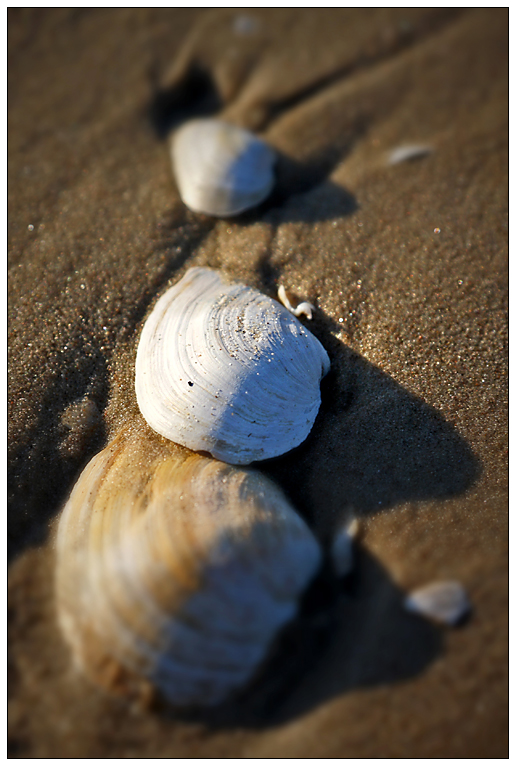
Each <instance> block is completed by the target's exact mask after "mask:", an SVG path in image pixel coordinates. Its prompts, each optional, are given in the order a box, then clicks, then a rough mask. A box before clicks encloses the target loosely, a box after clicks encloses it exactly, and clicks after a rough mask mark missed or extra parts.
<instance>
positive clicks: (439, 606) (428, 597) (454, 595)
mask: <svg viewBox="0 0 516 766" xmlns="http://www.w3.org/2000/svg"><path fill="white" fill-rule="evenodd" d="M404 606H405V609H406V610H407V611H409V612H413V613H415V614H420V615H422V616H423V617H428V618H429V619H431V620H435V621H436V622H440V623H443V624H445V625H457V623H459V622H460V621H461V620H462V619H463V618H464V617H465V616H466V615H467V614H468V612H469V611H470V610H471V605H470V602H469V599H468V596H467V594H466V591H465V590H464V588H463V587H462V585H461V584H460V583H458V582H455V581H453V580H450V581H445V582H435V583H430V585H425V586H424V587H422V588H417V589H416V590H413V591H412V592H411V593H409V595H408V596H407V598H406V599H405V603H404Z"/></svg>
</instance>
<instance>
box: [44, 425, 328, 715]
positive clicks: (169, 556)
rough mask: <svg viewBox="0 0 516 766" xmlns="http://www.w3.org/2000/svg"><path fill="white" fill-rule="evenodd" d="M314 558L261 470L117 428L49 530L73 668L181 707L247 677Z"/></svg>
mask: <svg viewBox="0 0 516 766" xmlns="http://www.w3.org/2000/svg"><path fill="white" fill-rule="evenodd" d="M320 560H321V554H320V549H319V545H318V543H317V542H316V540H315V538H314V537H313V535H312V534H311V532H310V531H309V529H308V527H307V526H306V524H305V523H304V522H303V521H302V519H301V518H300V517H299V516H298V515H297V513H296V512H295V511H294V510H293V509H292V508H291V506H290V505H289V503H288V502H287V500H286V499H285V497H284V496H283V494H282V493H281V491H280V490H279V489H278V488H277V487H276V486H275V485H274V484H272V482H270V481H269V480H268V479H266V478H264V477H263V476H261V475H260V474H259V473H257V472H254V471H250V470H242V469H237V468H233V467H231V466H228V465H224V464H223V463H220V462H219V461H216V460H212V459H210V458H205V457H202V456H200V455H196V454H194V453H191V452H189V451H187V450H184V449H183V448H181V447H178V446H177V445H174V444H171V443H169V442H168V443H164V442H163V440H161V439H160V438H159V437H157V436H155V435H153V436H152V437H150V438H149V437H145V436H142V435H141V434H139V433H136V434H134V435H131V434H130V433H125V434H122V435H120V436H119V437H118V438H117V439H115V441H114V442H113V443H112V444H111V445H110V446H108V447H107V448H106V449H104V450H103V451H102V452H101V453H99V454H98V455H97V456H96V457H95V458H93V460H91V462H90V463H89V464H88V466H87V467H86V468H85V470H84V471H83V473H82V474H81V476H80V478H79V480H78V482H77V484H76V486H75V488H74V490H73V492H72V494H71V496H70V499H69V501H68V503H67V505H66V506H65V508H64V511H63V514H62V517H61V519H60V524H59V528H58V536H57V605H58V616H59V621H60V624H61V627H62V630H63V632H64V635H65V637H66V639H67V641H68V642H69V644H70V645H71V647H72V649H73V654H74V657H75V660H76V662H77V664H78V665H79V667H80V668H82V670H83V671H84V672H85V673H86V674H87V675H88V676H89V677H90V678H91V679H92V680H94V681H95V682H97V683H99V684H101V685H102V686H104V687H107V688H108V689H110V690H112V691H117V692H119V693H125V694H128V695H130V696H139V695H141V694H143V693H144V692H145V691H148V689H149V685H150V686H151V687H153V688H156V689H157V690H159V692H161V694H162V695H163V696H164V697H165V698H166V699H168V701H169V702H171V703H172V704H174V705H177V706H183V705H186V706H198V705H211V704H214V703H217V702H220V701H222V700H223V699H224V698H226V697H227V696H228V695H229V694H231V693H232V692H233V691H234V690H237V689H239V688H240V687H241V686H243V685H244V684H246V682H247V681H248V680H249V679H250V678H251V677H252V676H253V674H254V672H255V671H256V669H257V667H258V666H259V665H260V663H261V662H262V660H263V659H264V657H265V656H266V654H267V650H268V649H269V647H270V644H271V642H272V641H273V639H274V637H275V635H276V633H277V631H278V630H279V629H280V628H281V627H282V626H283V625H284V624H285V623H286V622H287V621H289V620H290V619H291V618H292V616H293V615H294V613H295V611H296V607H297V601H298V597H299V595H300V594H301V592H302V591H303V590H304V588H305V586H306V585H307V584H308V582H309V581H310V579H311V578H312V577H313V575H314V573H315V572H316V570H317V568H318V566H319V563H320Z"/></svg>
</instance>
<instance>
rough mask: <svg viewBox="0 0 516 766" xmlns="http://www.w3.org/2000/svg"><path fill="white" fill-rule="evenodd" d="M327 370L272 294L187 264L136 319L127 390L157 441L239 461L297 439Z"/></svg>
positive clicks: (318, 348) (315, 345)
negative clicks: (132, 386)
mask: <svg viewBox="0 0 516 766" xmlns="http://www.w3.org/2000/svg"><path fill="white" fill-rule="evenodd" d="M329 368H330V360H329V358H328V355H327V353H326V351H325V350H324V348H323V347H322V345H321V344H320V343H319V341H318V340H317V339H316V338H315V337H314V336H313V335H312V334H311V333H310V332H309V331H308V330H306V329H305V328H304V327H303V325H302V324H301V323H300V322H299V321H298V320H297V319H296V318H295V317H294V316H293V315H292V314H291V313H290V312H289V311H287V310H286V309H285V308H284V307H283V306H281V305H280V304H279V303H278V302H277V301H275V300H272V299H271V298H269V297H267V296H265V295H262V294H261V293H260V292H258V291H257V290H254V289H253V288H250V287H246V286H245V285H241V284H232V283H230V282H228V281H227V280H226V279H224V278H223V277H222V276H221V275H220V274H219V273H218V272H216V271H212V270H210V269H199V268H194V269H190V270H189V271H188V272H187V273H186V275H185V276H184V277H183V279H181V280H180V282H178V283H177V284H176V285H174V287H171V288H170V289H169V290H168V291H167V292H166V293H165V294H164V295H163V296H162V297H161V298H160V300H159V301H158V302H157V304H156V306H155V308H154V310H153V311H152V313H151V315H150V316H149V318H148V319H147V321H146V323H145V326H144V328H143V331H142V335H141V338H140V343H139V346H138V352H137V357H136V396H137V399H138V405H139V407H140V410H141V412H142V414H143V416H144V418H145V419H146V421H147V423H148V424H149V425H150V426H151V428H153V429H154V430H155V431H157V432H158V433H160V434H162V435H163V436H165V437H166V438H168V439H171V440H172V441H174V442H176V443H178V444H183V445H184V446H186V447H188V448H189V449H192V450H196V451H206V452H209V453H210V454H211V455H213V456H214V457H216V458H218V459H220V460H224V461H225V462H227V463H232V464H235V465H247V464H249V463H251V462H253V461H255V460H265V459H266V458H271V457H275V456H277V455H282V454H283V453H285V452H288V451H289V450H291V449H292V448H293V447H296V446H297V445H298V444H301V442H303V441H304V440H305V439H306V437H307V436H308V434H309V432H310V430H311V428H312V426H313V423H314V421H315V418H316V415H317V412H318V410H319V406H320V403H321V396H320V388H319V385H320V381H321V378H322V377H323V376H324V375H325V374H326V373H327V372H328V371H329Z"/></svg>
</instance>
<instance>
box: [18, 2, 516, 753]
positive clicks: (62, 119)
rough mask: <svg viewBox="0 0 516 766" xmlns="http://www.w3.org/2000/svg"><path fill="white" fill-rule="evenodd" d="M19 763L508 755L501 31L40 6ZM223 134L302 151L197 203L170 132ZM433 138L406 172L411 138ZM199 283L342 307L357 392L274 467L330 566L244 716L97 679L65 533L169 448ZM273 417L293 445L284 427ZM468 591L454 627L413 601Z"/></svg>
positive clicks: (428, 13)
mask: <svg viewBox="0 0 516 766" xmlns="http://www.w3.org/2000/svg"><path fill="white" fill-rule="evenodd" d="M8 28H9V91H8V96H9V114H8V126H9V189H8V191H9V231H8V234H9V515H8V530H9V545H10V569H9V698H10V702H9V705H10V708H9V728H10V735H9V741H10V753H11V756H12V757H30V758H41V757H45V758H56V757H61V758H65V757H67V758H80V757H89V758H116V757H124V758H125V757H169V758H179V757H190V758H192V757H209V758H214V757H226V758H237V757H242V758H258V757H282V758H296V757H304V758H348V757H382V758H385V757H410V758H423V757H425V758H432V757H441V758H480V757H482V758H505V757H507V755H508V753H507V737H508V715H507V713H508V711H507V692H508V688H507V589H508V587H507V586H508V574H507V571H508V553H507V521H508V513H507V511H508V495H507V481H508V471H507V427H508V420H507V308H508V295H507V293H508V290H507V287H508V275H507V269H508V256H507V223H508V219H507V197H508V186H507V145H508V134H507V122H508V99H507V88H508V84H507V75H508V65H507V53H508V13H507V11H506V10H505V9H494V10H489V9H487V10H475V9H473V10H446V9H413V10H405V9H377V10H364V9H362V10H347V9H337V10H318V9H311V10H310V9H309V10H295V9H294V10H290V9H284V10H274V9H265V10H260V9H256V10H241V11H238V10H235V9H226V10H211V9H208V10H206V9H192V10H190V9H180V10H174V9H169V10H159V9H154V10H153V9H149V10H147V9H126V10H100V9H97V10H95V9H92V10H88V9H82V10H81V9H76V10H63V9H53V10H52V9H41V10H38V9H10V11H9V27H8ZM199 115H219V116H223V117H226V118H227V119H228V120H231V121H232V122H235V123H237V124H239V125H243V126H245V127H248V128H251V129H253V130H255V131H257V132H258V133H259V134H260V135H261V136H263V137H264V138H265V139H266V140H268V141H269V142H270V144H271V145H272V146H274V147H275V148H276V149H277V150H278V152H279V161H278V167H277V177H278V180H277V186H276V189H275V191H274V193H273V195H272V196H271V197H270V199H269V200H268V201H266V202H265V203H263V204H262V205H261V206H260V207H259V208H257V209H256V210H253V211H250V212H248V213H245V214H244V215H242V216H240V217H238V218H235V219H231V220H226V219H214V218H210V217H208V216H204V215H202V214H196V213H192V212H190V211H189V210H187V209H186V208H185V206H184V205H183V204H182V202H181V200H180V198H179V195H178V192H177V188H176V185H175V182H174V179H173V176H172V172H171V166H170V160H169V152H168V145H167V136H168V134H169V133H170V131H173V130H174V128H176V127H177V126H178V125H180V124H181V123H182V122H184V121H185V120H186V119H190V118H192V117H194V116H199ZM405 145H420V146H425V147H429V148H430V149H431V151H428V152H426V153H425V154H424V155H421V156H419V157H417V158H414V159H412V160H406V161H403V162H399V163H396V164H390V163H389V156H390V155H389V153H390V152H391V151H392V150H393V149H396V148H398V147H400V146H405ZM191 266H209V267H212V268H217V269H221V270H222V271H223V272H224V273H225V274H227V275H229V276H231V277H233V278H235V279H238V280H240V281H243V282H246V283H248V284H250V285H253V286H254V287H257V288H259V289H260V290H262V291H263V292H265V293H267V294H268V295H271V296H275V295H276V291H277V287H278V285H279V284H281V283H282V284H283V285H284V286H285V287H286V289H287V291H288V292H289V295H290V296H292V298H294V299H296V300H308V301H310V302H311V303H313V304H314V305H315V306H316V312H315V317H314V319H313V321H312V322H311V323H310V329H311V330H312V332H313V333H314V334H315V335H316V336H317V338H319V340H320V341H321V342H322V344H323V345H324V346H325V348H326V350H327V352H328V354H329V356H330V359H331V363H332V370H331V372H330V374H329V376H328V377H327V378H326V379H325V381H324V383H323V387H322V401H323V403H322V407H321V410H320V412H319V416H318V418H317V420H316V423H315V426H314V428H313V430H312V432H311V434H310V436H309V438H308V439H307V441H306V442H305V443H304V444H303V445H301V446H300V447H299V448H297V449H296V450H294V451H293V452H292V453H290V454H287V455H285V456H283V457H280V458H277V459H275V460H271V461H268V462H267V464H266V465H263V466H262V468H263V470H264V471H265V472H266V473H267V474H268V476H270V477H271V478H273V479H274V480H276V481H277V483H278V484H279V485H280V486H281V487H282V488H283V490H284V491H285V492H286V494H287V495H288V496H289V498H290V499H291V501H292V502H293V503H294V505H295V506H296V508H297V509H298V510H299V512H300V513H301V514H302V516H303V517H304V519H305V520H306V521H307V522H308V524H309V525H310V526H311V528H312V530H313V531H314V533H315V534H316V536H317V537H318V538H319V540H320V541H321V543H322V545H323V546H324V549H325V551H328V549H329V546H330V544H331V540H332V537H333V535H334V534H335V532H336V531H337V530H338V529H339V525H341V524H342V523H344V522H345V520H346V519H348V518H350V517H353V516H357V517H358V518H360V520H361V533H360V536H359V539H358V542H357V549H356V566H355V570H354V571H353V574H352V575H351V577H350V578H349V579H348V580H347V581H338V580H336V579H335V577H333V576H332V574H331V572H330V571H329V567H327V568H326V569H325V570H324V571H323V573H322V574H321V575H320V577H319V579H318V581H317V582H316V583H315V584H314V586H313V588H312V590H311V591H310V592H309V594H308V595H307V598H306V599H305V601H304V602H303V605H302V608H301V611H300V615H299V617H298V618H297V621H296V622H295V623H294V624H293V625H292V626H291V628H290V629H289V630H288V631H287V633H286V634H285V635H284V636H283V638H282V641H281V642H280V643H279V645H278V647H277V648H276V652H275V654H274V655H273V656H272V657H271V660H270V663H269V665H268V666H267V667H265V668H264V669H263V673H262V675H261V676H260V677H259V678H258V679H257V681H256V683H255V685H254V686H253V687H252V688H250V689H248V690H246V691H245V693H244V694H243V697H242V699H241V700H239V701H238V702H237V703H235V702H229V703H228V704H226V705H225V706H222V707H221V708H220V709H218V710H213V711H211V712H210V713H209V714H205V715H193V716H192V715H190V716H186V715H179V714H176V713H174V714H173V713H171V712H170V711H168V710H166V709H162V708H161V707H159V706H158V707H157V708H153V707H151V708H149V709H144V708H141V707H139V706H136V705H131V704H128V703H126V702H125V701H124V700H121V699H118V698H114V697H110V696H109V695H107V694H105V693H104V692H102V691H101V690H99V689H97V688H96V687H94V686H93V685H90V683H88V682H87V681H86V680H84V679H83V678H82V677H81V676H80V675H78V674H77V673H76V671H75V670H74V668H73V666H72V663H71V658H70V655H69V652H68V648H67V647H66V645H65V643H64V641H63V639H62V637H61V634H60V632H59V629H58V626H57V622H56V616H55V604H54V565H55V559H54V556H55V552H54V543H53V540H54V535H55V528H56V524H57V521H58V519H59V513H60V510H61V508H62V506H63V503H64V502H65V500H66V498H67V496H68V494H69V493H70V491H71V489H72V487H73V484H74V482H75V480H76V478H77V476H78V474H79V473H80V471H81V470H82V469H83V467H84V466H85V465H86V463H87V462H88V460H89V459H90V458H91V457H92V456H93V455H94V454H95V453H96V452H98V451H99V450H100V449H101V448H102V447H103V446H105V445H106V444H107V443H108V442H109V440H110V439H111V438H113V437H114V435H115V434H116V433H117V432H118V431H119V430H120V429H121V428H122V427H126V426H130V427H132V428H133V429H137V430H138V429H141V431H142V434H144V433H145V434H146V438H147V437H148V431H147V427H146V425H145V424H144V422H143V420H142V418H141V416H140V415H139V412H138V408H137V405H136V399H135V394H134V360H135V354H136V346H137V342H138V338H139V334H140V332H141V328H142V325H143V322H144V320H145V317H146V316H147V315H148V313H149V312H150V310H151V308H152V306H153V305H154V304H155V301H156V299H157V298H158V296H160V295H161V294H162V293H163V292H164V291H165V290H166V289H167V287H168V286H170V285H171V284H173V283H174V282H175V281H176V280H177V279H178V278H180V277H181V276H182V275H183V274H184V273H185V271H186V270H187V269H188V268H190V267H191ZM271 427H273V424H272V425H271ZM444 579H454V580H458V581H459V582H461V583H462V584H463V586H464V587H465V588H466V591H467V593H468V595H469V598H470V600H471V603H472V606H473V609H472V613H471V615H470V617H469V619H468V620H467V621H466V622H465V624H464V625H462V626H461V627H459V628H456V629H445V628H442V627H439V626H437V625H435V624H433V623H431V622H429V621H427V620H426V619H423V618H420V617H416V616H414V615H410V614H408V613H406V612H405V611H404V610H403V608H402V602H403V598H404V594H405V593H406V592H407V591H409V590H411V589H413V588H416V587H419V586H422V585H425V584H427V583H429V582H431V581H434V580H444Z"/></svg>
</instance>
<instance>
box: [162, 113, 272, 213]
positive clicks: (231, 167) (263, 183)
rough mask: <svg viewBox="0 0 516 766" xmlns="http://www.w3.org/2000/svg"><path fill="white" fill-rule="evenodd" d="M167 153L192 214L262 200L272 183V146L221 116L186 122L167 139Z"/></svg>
mask: <svg viewBox="0 0 516 766" xmlns="http://www.w3.org/2000/svg"><path fill="white" fill-rule="evenodd" d="M171 156H172V167H173V170H174V174H175V177H176V182H177V186H178V189H179V194H180V195H181V199H182V200H183V202H184V203H185V205H186V206H187V207H189V208H190V209H191V210H193V211H194V212H197V213H207V214H208V215H213V216H221V217H224V216H232V215H236V214H237V213H241V212H243V211H244V210H248V209H249V208H251V207H255V205H258V204H259V203H260V202H262V201H263V200H264V199H265V198H266V197H267V196H268V195H269V193H270V191H271V189H272V187H273V185H274V170H273V167H274V162H275V159H276V155H275V152H274V150H273V149H271V147H269V146H268V145H267V144H266V143H265V142H264V141H261V140H260V139H259V138H257V137H256V136H255V135H253V134H252V133H250V132H249V131H248V130H244V129H242V128H239V127H237V126H235V125H230V124H229V123H226V122H223V121H222V120H216V119H202V120H201V119H199V120H192V121H190V122H187V123H186V124H185V125H183V126H182V127H181V128H180V129H179V130H178V131H177V132H176V133H175V134H174V136H173V138H172V144H171Z"/></svg>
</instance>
